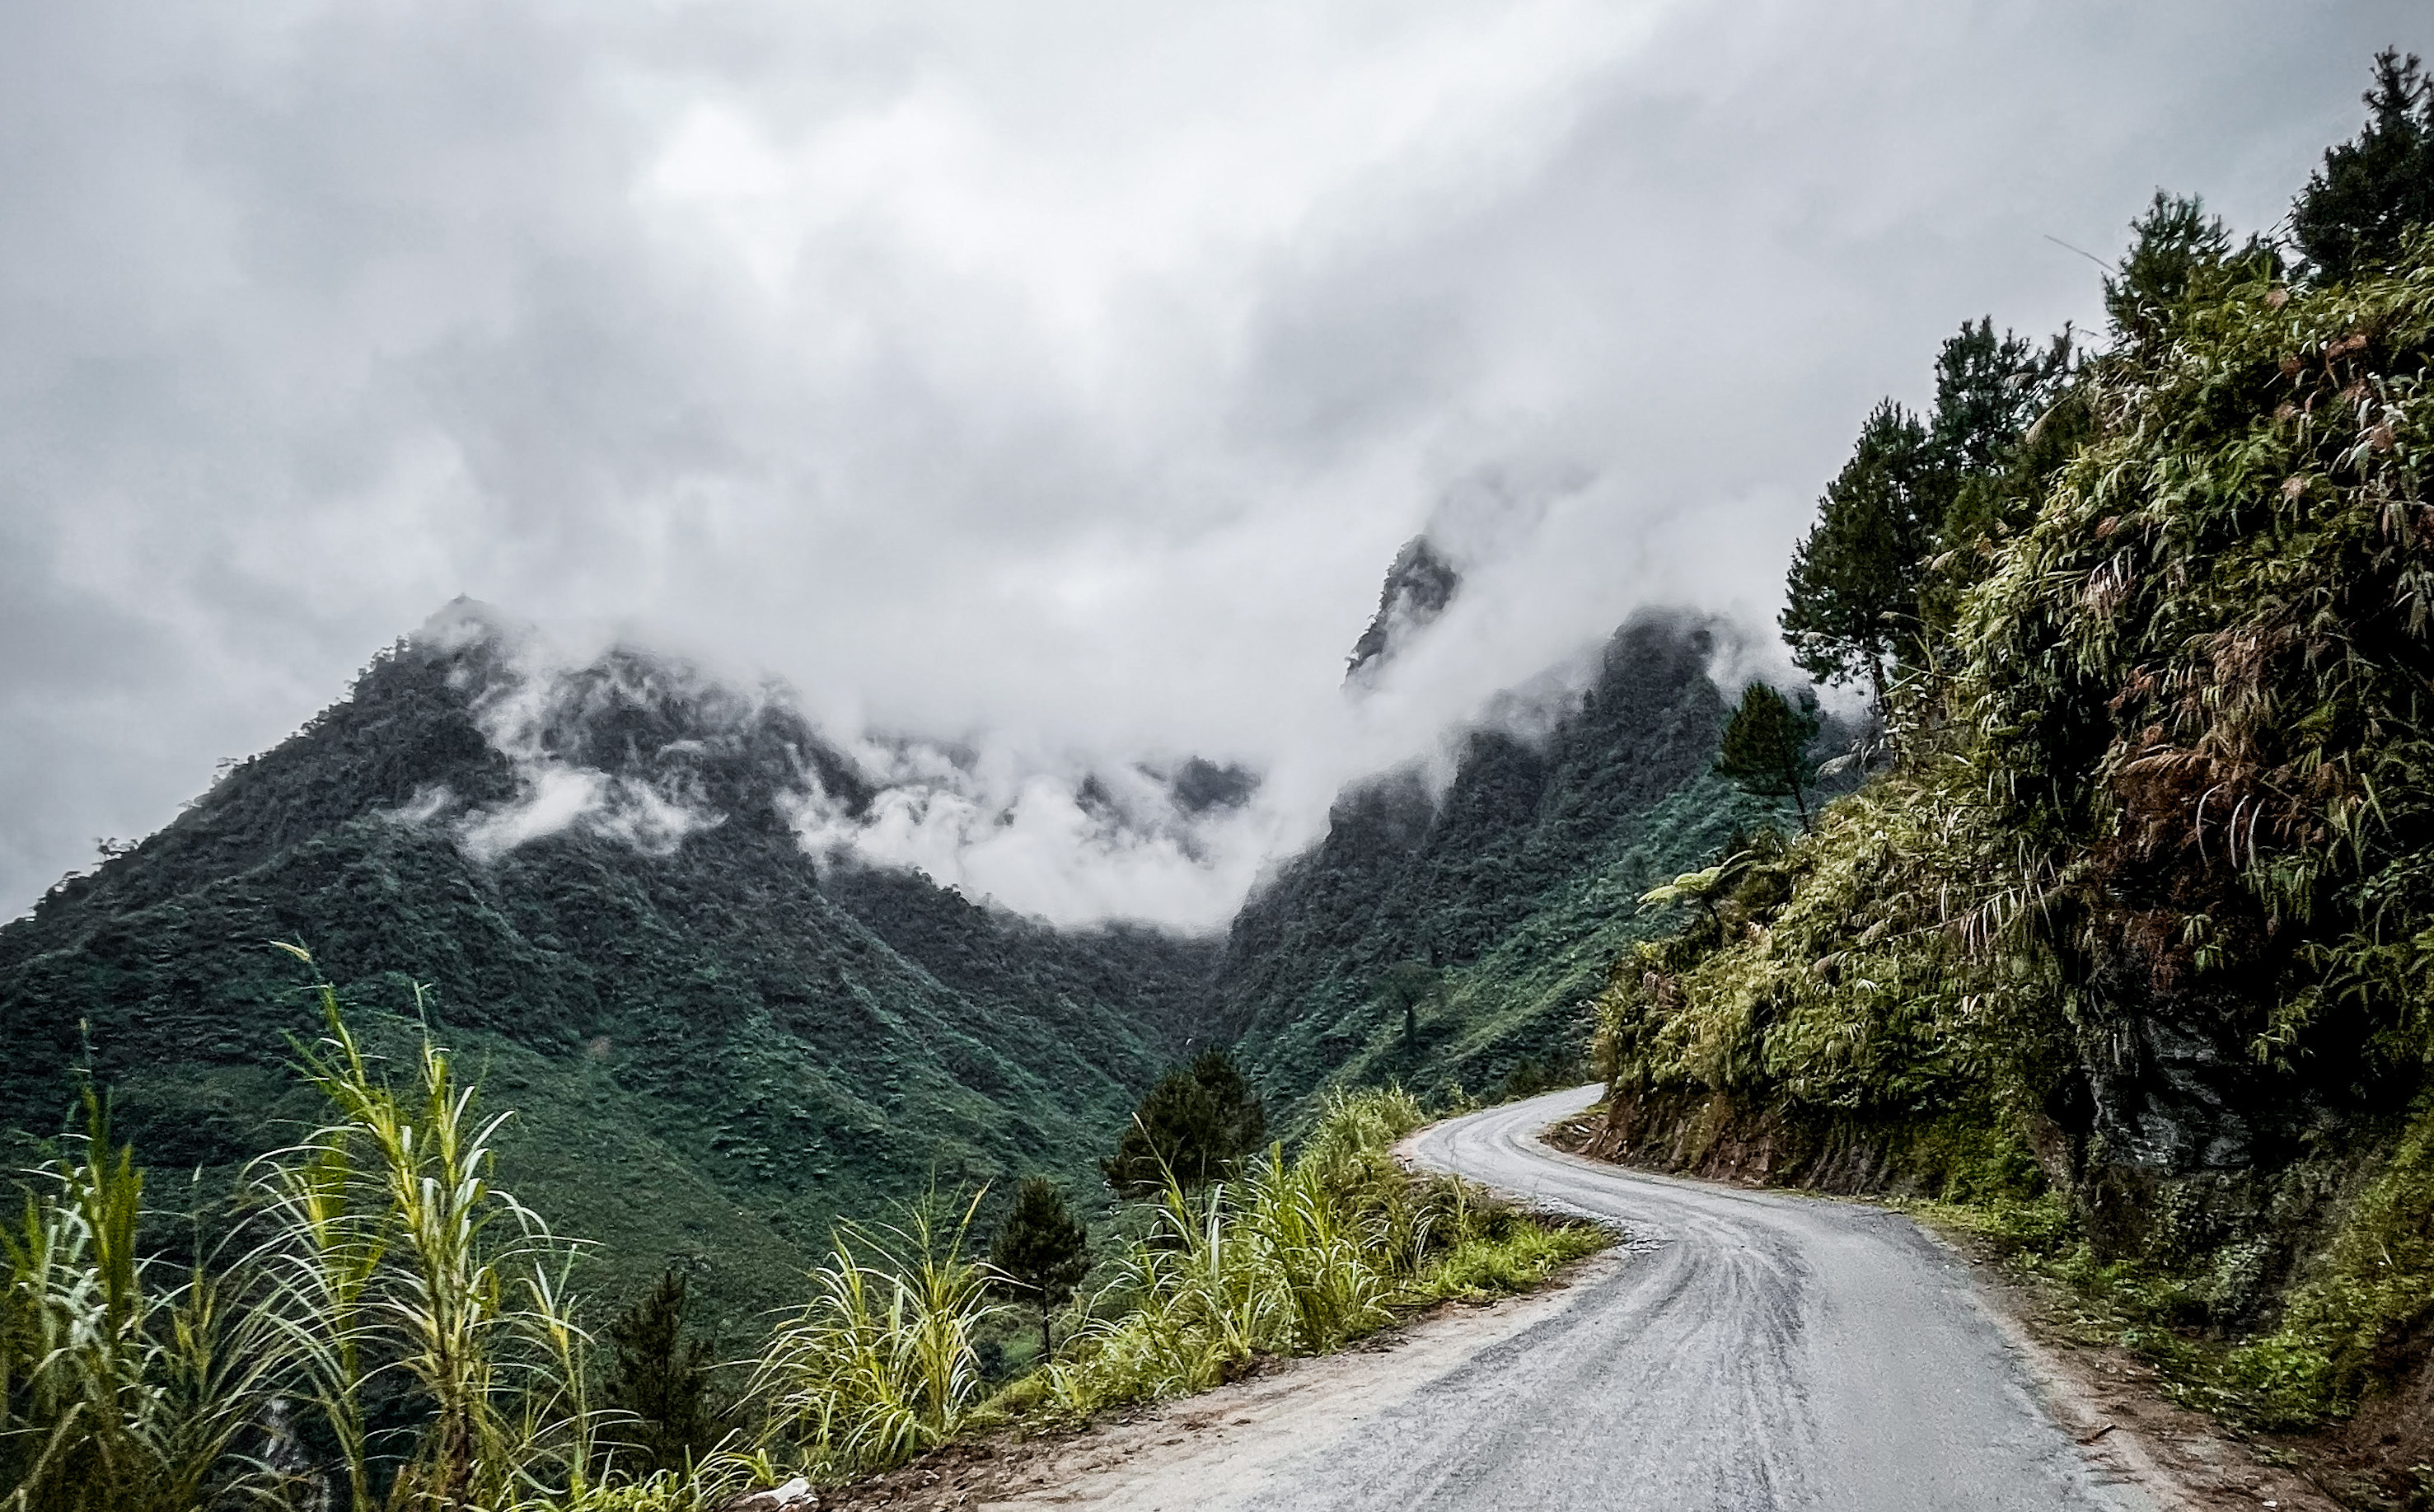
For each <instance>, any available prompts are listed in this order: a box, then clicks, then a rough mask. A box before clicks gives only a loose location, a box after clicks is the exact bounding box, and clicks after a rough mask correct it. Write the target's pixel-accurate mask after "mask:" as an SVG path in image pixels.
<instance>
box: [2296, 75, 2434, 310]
mask: <svg viewBox="0 0 2434 1512" xmlns="http://www.w3.org/2000/svg"><path fill="white" fill-rule="evenodd" d="M2365 100H2366V106H2367V110H2368V111H2369V112H2371V113H2370V114H2369V115H2368V117H2367V123H2366V129H2364V130H2363V131H2360V132H2359V133H2358V137H2357V141H2355V142H2344V143H2342V144H2340V146H2335V147H2332V148H2329V149H2327V150H2326V152H2325V153H2324V165H2323V168H2322V169H2320V170H2319V171H2317V172H2316V173H2314V174H2311V175H2309V176H2308V179H2307V187H2306V188H2305V189H2304V190H2302V191H2301V192H2300V195H2299V198H2298V200H2297V202H2296V203H2294V204H2293V205H2292V206H2291V207H2290V232H2291V235H2292V237H2293V239H2294V240H2296V241H2297V242H2298V244H2299V249H2300V250H2301V251H2302V252H2304V253H2305V255H2306V258H2307V261H2308V262H2309V263H2310V264H2311V265H2313V266H2314V268H2315V270H2316V274H2317V276H2318V277H2319V278H2322V279H2323V280H2325V281H2326V282H2330V283H2341V282H2345V281H2347V280H2348V279H2350V278H2352V277H2353V276H2355V275H2357V274H2358V273H2361V272H2371V271H2373V270H2374V269H2375V268H2378V267H2384V266H2390V265H2391V262H2392V261H2393V260H2394V259H2395V258H2396V257H2398V255H2399V253H2400V238H2401V233H2402V232H2406V231H2407V230H2408V228H2409V227H2411V226H2424V225H2428V224H2434V77H2429V76H2428V75H2426V74H2425V72H2424V71H2423V69H2422V68H2421V66H2420V64H2419V62H2418V60H2417V55H2416V54H2414V53H2411V54H2410V55H2409V56H2408V58H2406V59H2404V58H2402V57H2401V56H2400V54H2399V52H2398V51H2397V50H2395V49H2392V48H2386V49H2384V50H2383V51H2382V52H2380V53H2377V54H2375V59H2374V89H2372V90H2370V91H2368V92H2367V94H2366V95H2365Z"/></svg>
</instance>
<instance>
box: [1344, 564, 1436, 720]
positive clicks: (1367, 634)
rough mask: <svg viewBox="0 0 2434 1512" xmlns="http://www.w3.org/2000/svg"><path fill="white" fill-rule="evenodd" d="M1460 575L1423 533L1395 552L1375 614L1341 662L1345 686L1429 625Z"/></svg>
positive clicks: (1361, 682) (1371, 673)
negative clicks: (1350, 654)
mask: <svg viewBox="0 0 2434 1512" xmlns="http://www.w3.org/2000/svg"><path fill="white" fill-rule="evenodd" d="M1461 587H1462V574H1461V573H1460V572H1458V571H1456V570H1455V568H1454V565H1453V563H1452V562H1450V561H1448V560H1447V559H1446V558H1445V557H1444V556H1443V555H1442V554H1441V553H1440V552H1439V551H1438V550H1437V548H1436V546H1435V545H1434V544H1433V543H1431V541H1430V540H1429V538H1428V537H1427V536H1426V535H1417V536H1414V537H1413V538H1412V539H1411V540H1409V541H1405V542H1403V549H1402V550H1401V551H1398V552H1397V553H1396V554H1395V561H1394V565H1392V566H1390V567H1388V568H1387V569H1386V586H1385V588H1384V590H1383V591H1382V592H1380V593H1379V595H1378V613H1377V616H1376V617H1375V618H1373V619H1371V620H1370V622H1369V627H1368V628H1367V629H1365V630H1363V631H1362V632H1361V639H1360V640H1358V641H1355V642H1354V643H1353V644H1352V656H1351V659H1350V660H1349V661H1348V662H1346V664H1345V669H1344V681H1345V685H1346V687H1359V686H1365V684H1366V682H1367V680H1368V679H1370V678H1374V677H1375V676H1376V675H1377V669H1378V668H1380V667H1381V666H1383V665H1385V664H1386V662H1390V661H1392V660H1393V659H1394V657H1395V655H1396V653H1397V652H1399V651H1400V650H1402V648H1403V647H1404V646H1405V645H1407V644H1410V643H1411V638H1412V637H1413V636H1414V635H1416V634H1418V633H1419V632H1420V631H1421V630H1423V629H1425V628H1427V627H1428V626H1429V624H1430V623H1431V621H1433V620H1435V619H1436V617H1437V616H1438V615H1440V614H1442V613H1444V612H1445V610H1446V606H1447V605H1448V604H1450V603H1452V602H1453V595H1454V593H1455V592H1456V591H1457V590H1458V589H1460V588H1461Z"/></svg>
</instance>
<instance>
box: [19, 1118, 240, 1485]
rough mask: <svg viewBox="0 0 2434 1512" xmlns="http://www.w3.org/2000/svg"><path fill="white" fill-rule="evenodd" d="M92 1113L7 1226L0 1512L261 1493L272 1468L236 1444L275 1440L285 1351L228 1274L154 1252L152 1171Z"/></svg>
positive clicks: (39, 1174)
mask: <svg viewBox="0 0 2434 1512" xmlns="http://www.w3.org/2000/svg"><path fill="white" fill-rule="evenodd" d="M86 1114H87V1127H86V1132H85V1133H84V1135H83V1136H82V1137H81V1138H80V1139H78V1140H77V1141H76V1142H74V1143H75V1145H76V1151H75V1153H74V1154H72V1155H67V1156H62V1157H61V1158H60V1159H58V1160H53V1161H51V1162H50V1163H48V1164H46V1165H44V1166H43V1167H42V1168H41V1169H40V1170H37V1171H35V1172H32V1173H29V1175H30V1177H31V1178H32V1180H31V1183H30V1185H29V1188H28V1190H27V1191H26V1194H25V1201H24V1206H23V1208H22V1210H21V1211H20V1212H19V1214H18V1216H17V1217H16V1219H15V1220H14V1221H13V1222H12V1223H10V1224H9V1226H8V1227H7V1229H5V1231H0V1485H5V1486H6V1487H7V1492H8V1494H7V1499H6V1501H5V1502H0V1506H5V1507H7V1508H9V1512H53V1509H57V1512H87V1509H91V1512H105V1509H107V1512H121V1509H123V1512H150V1509H153V1508H160V1509H163V1512H168V1509H181V1512H182V1509H185V1508H192V1507H203V1506H210V1505H214V1504H218V1503H224V1502H228V1501H230V1500H231V1499H233V1498H235V1497H237V1496H238V1495H239V1494H240V1493H242V1492H245V1491H248V1490H252V1489H258V1488H260V1487H262V1486H264V1485H265V1484H266V1481H267V1479H268V1476H267V1473H266V1467H263V1466H261V1465H259V1464H250V1465H249V1464H247V1463H245V1462H243V1461H242V1460H241V1459H239V1458H238V1457H237V1456H236V1455H234V1454H233V1453H232V1451H234V1450H235V1449H237V1448H238V1447H239V1446H240V1445H241V1444H244V1443H245V1442H246V1441H247V1440H249V1439H258V1438H259V1437H260V1435H261V1432H262V1429H263V1427H264V1426H265V1418H264V1410H265V1409H266V1407H267V1406H268V1404H269V1401H270V1398H269V1397H268V1395H267V1393H266V1384H267V1383H268V1381H269V1379H270V1377H271V1375H272V1373H273V1369H274V1366H275V1365H276V1364H277V1361H278V1351H277V1350H276V1349H275V1348H273V1347H272V1341H271V1340H270V1339H269V1338H268V1337H267V1336H266V1331H265V1329H264V1327H263V1319H262V1318H261V1316H260V1315H259V1314H249V1313H248V1312H247V1311H245V1310H243V1309H241V1308H236V1307H232V1306H231V1304H230V1299H229V1297H228V1296H227V1295H226V1292H225V1289H224V1287H223V1286H222V1284H221V1283H220V1282H219V1281H218V1280H215V1279H214V1278H212V1277H210V1276H207V1275H205V1274H204V1273H203V1272H202V1271H201V1269H200V1268H199V1267H197V1268H194V1269H191V1270H189V1271H187V1272H186V1273H185V1274H183V1275H182V1276H179V1277H174V1278H173V1277H171V1276H169V1275H167V1274H166V1273H165V1267H163V1265H162V1264H161V1263H159V1262H157V1261H155V1260H152V1259H149V1258H147V1257H146V1256H144V1255H143V1254H142V1253H140V1251H139V1247H138V1242H137V1224H138V1219H139V1218H140V1216H141V1213H142V1203H143V1193H144V1178H143V1175H142V1173H141V1172H139V1171H138V1170H137V1169H136V1167H135V1163H134V1157H133V1154H132V1152H131V1151H130V1150H129V1148H127V1147H126V1146H124V1145H119V1146H113V1145H112V1144H111V1139H110V1129H109V1123H108V1119H107V1117H106V1115H105V1113H104V1110H103V1108H102V1105H101V1103H100V1102H99V1100H98V1099H96V1098H94V1097H92V1096H91V1095H88V1096H87V1098H86Z"/></svg>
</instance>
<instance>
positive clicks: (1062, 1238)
mask: <svg viewBox="0 0 2434 1512" xmlns="http://www.w3.org/2000/svg"><path fill="white" fill-rule="evenodd" d="M989 1263H990V1264H991V1265H992V1266H994V1267H996V1270H997V1273H998V1278H999V1280H998V1286H999V1288H1000V1290H1002V1291H1003V1292H1005V1293H1007V1294H1008V1295H1010V1296H1013V1297H1017V1298H1020V1299H1021V1300H1023V1301H1027V1302H1030V1303H1032V1304H1033V1305H1034V1306H1036V1307H1037V1308H1038V1309H1039V1359H1040V1363H1041V1364H1043V1365H1044V1364H1046V1363H1047V1362H1048V1359H1049V1357H1050V1356H1051V1355H1052V1354H1053V1353H1054V1349H1055V1343H1054V1339H1053V1338H1052V1337H1051V1336H1050V1334H1049V1324H1048V1317H1049V1314H1050V1313H1052V1312H1054V1310H1055V1309H1057V1308H1060V1307H1062V1306H1064V1305H1065V1304H1066V1303H1067V1302H1069V1301H1071V1299H1072V1297H1073V1288H1075V1287H1076V1286H1079V1285H1081V1284H1082V1278H1083V1277H1084V1276H1086V1275H1088V1274H1089V1270H1090V1235H1089V1230H1088V1229H1085V1228H1084V1227H1083V1226H1082V1222H1081V1220H1080V1219H1078V1218H1076V1217H1074V1216H1073V1211H1072V1210H1071V1208H1069V1207H1067V1206H1066V1204H1065V1194H1064V1193H1063V1192H1062V1191H1060V1190H1058V1188H1057V1185H1056V1183H1055V1182H1054V1181H1051V1180H1050V1179H1049V1178H1048V1177H1044V1176H1031V1177H1023V1178H1022V1185H1021V1186H1020V1187H1018V1188H1017V1189H1015V1195H1014V1211H1012V1212H1010V1213H1008V1214H1006V1218H1005V1225H1004V1227H1003V1228H1001V1229H998V1231H997V1243H996V1244H994V1245H992V1246H989Z"/></svg>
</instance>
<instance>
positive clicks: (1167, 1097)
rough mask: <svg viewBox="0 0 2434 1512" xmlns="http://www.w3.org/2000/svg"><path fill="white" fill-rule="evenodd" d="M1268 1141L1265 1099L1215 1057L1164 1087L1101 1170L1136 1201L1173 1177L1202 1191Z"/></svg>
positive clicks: (1152, 1093)
mask: <svg viewBox="0 0 2434 1512" xmlns="http://www.w3.org/2000/svg"><path fill="white" fill-rule="evenodd" d="M1267 1137H1268V1125H1267V1114H1266V1112H1265V1110H1264V1109H1263V1108H1261V1107H1260V1099H1259V1094H1258V1093H1256V1092H1254V1091H1251V1086H1250V1083H1248V1082H1246V1081H1244V1080H1243V1074H1242V1073H1241V1072H1240V1071H1239V1070H1237V1069H1236V1068H1235V1066H1234V1062H1233V1061H1232V1060H1230V1059H1228V1058H1227V1057H1226V1053H1225V1052H1224V1051H1221V1050H1211V1051H1208V1053H1207V1054H1205V1055H1203V1056H1202V1057H1200V1058H1199V1059H1197V1060H1195V1061H1193V1062H1192V1063H1191V1067H1190V1068H1189V1069H1187V1070H1181V1071H1172V1072H1169V1073H1167V1074H1166V1075H1164V1076H1162V1077H1160V1078H1159V1079H1158V1083H1157V1086H1155V1087H1153V1088H1151V1089H1150V1090H1149V1094H1148V1095H1147V1096H1145V1097H1143V1098H1142V1099H1141V1100H1140V1107H1138V1108H1135V1109H1134V1110H1133V1118H1132V1122H1131V1123H1130V1124H1129V1125H1125V1128H1124V1133H1123V1140H1122V1141H1121V1142H1120V1143H1118V1144H1117V1146H1116V1153H1115V1154H1114V1155H1112V1156H1110V1157H1109V1158H1108V1159H1107V1160H1105V1161H1103V1162H1101V1165H1100V1169H1101V1170H1102V1171H1104V1172H1105V1173H1106V1177H1107V1185H1108V1186H1110V1187H1112V1188H1114V1189H1115V1190H1116V1192H1117V1193H1118V1194H1121V1195H1123V1196H1129V1197H1142V1196H1148V1195H1150V1194H1153V1193H1156V1192H1158V1191H1160V1190H1162V1189H1163V1188H1164V1187H1165V1186H1166V1183H1167V1179H1168V1177H1169V1176H1170V1175H1172V1176H1173V1177H1174V1179H1175V1180H1176V1181H1179V1182H1181V1183H1182V1184H1183V1185H1185V1186H1187V1187H1195V1186H1203V1185H1206V1184H1207V1183H1208V1182H1210V1181H1213V1180H1215V1179H1216V1178H1217V1177H1220V1176H1223V1175H1224V1174H1225V1173H1226V1171H1227V1170H1229V1169H1230V1168H1232V1166H1233V1165H1234V1163H1235V1162H1236V1161H1238V1160H1241V1159H1242V1158H1243V1156H1245V1155H1247V1154H1249V1153H1250V1152H1251V1151H1253V1150H1255V1149H1257V1148H1259V1147H1260V1145H1261V1144H1262V1143H1266V1141H1267Z"/></svg>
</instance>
